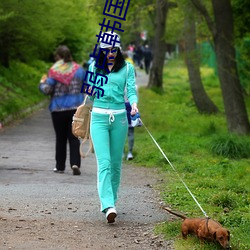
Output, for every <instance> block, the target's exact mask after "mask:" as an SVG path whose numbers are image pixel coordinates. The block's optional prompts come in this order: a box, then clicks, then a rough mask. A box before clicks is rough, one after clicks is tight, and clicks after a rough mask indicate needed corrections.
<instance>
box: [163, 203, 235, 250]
mask: <svg viewBox="0 0 250 250" xmlns="http://www.w3.org/2000/svg"><path fill="white" fill-rule="evenodd" d="M163 209H165V210H166V211H168V212H169V213H171V214H174V215H175V216H178V217H180V218H182V219H183V223H182V225H181V233H182V237H183V239H187V235H188V234H194V235H196V236H197V237H198V238H199V239H200V240H201V241H204V240H210V241H216V242H218V243H219V244H220V245H221V246H222V247H223V248H224V249H231V247H230V245H229V240H230V232H229V231H228V230H227V229H226V228H223V227H222V225H221V224H220V223H219V222H217V221H214V220H211V219H210V218H187V217H186V216H185V215H182V214H179V213H176V212H173V211H172V210H170V209H168V208H166V207H163Z"/></svg>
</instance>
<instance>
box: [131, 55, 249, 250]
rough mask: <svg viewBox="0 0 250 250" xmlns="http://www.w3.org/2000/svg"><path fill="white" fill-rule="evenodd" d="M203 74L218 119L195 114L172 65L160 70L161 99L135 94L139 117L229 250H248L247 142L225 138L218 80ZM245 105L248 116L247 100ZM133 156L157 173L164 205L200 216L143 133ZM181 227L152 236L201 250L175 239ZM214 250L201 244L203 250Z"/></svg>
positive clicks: (179, 68) (181, 69) (181, 71)
mask: <svg viewBox="0 0 250 250" xmlns="http://www.w3.org/2000/svg"><path fill="white" fill-rule="evenodd" d="M201 73H202V78H203V83H204V85H205V89H206V91H207V92H208V94H209V96H210V98H211V99H212V100H213V102H214V103H215V104H216V105H217V106H218V108H219V109H220V113H219V114H217V115H202V114H200V113H198V112H197V109H196V107H195V105H194V102H193V100H192V94H191V91H190V88H189V83H188V76H187V71H186V68H185V65H184V64H183V62H182V61H180V60H174V61H171V62H169V63H168V64H167V65H166V67H165V70H164V93H163V94H157V93H156V92H154V91H152V90H149V89H146V88H141V89H140V90H139V96H140V103H139V109H140V113H141V117H142V120H143V122H144V124H145V125H146V127H147V128H148V129H149V131H150V132H151V133H152V135H153V137H154V138H155V139H156V141H157V142H158V144H159V145H160V147H161V148H162V150H163V151H164V153H165V154H166V155H167V157H168V159H169V160H170V162H171V163H172V164H173V166H174V168H175V170H176V171H177V173H178V174H179V176H180V178H182V179H183V181H184V182H185V183H186V185H187V186H188V187H189V188H190V190H191V192H192V193H193V194H194V196H195V197H196V199H197V200H198V202H199V203H200V204H201V206H202V208H203V209H204V210H205V211H206V213H207V214H208V215H209V216H210V217H211V218H213V219H215V220H217V221H219V222H220V223H222V224H223V226H224V227H227V228H228V229H229V230H230V232H231V245H232V249H250V237H249V235H250V214H249V203H250V199H249V198H250V197H249V188H250V185H249V184H250V183H249V180H250V178H249V172H250V159H249V157H250V148H249V145H250V138H249V137H244V136H241V137H240V136H237V135H230V134H228V132H227V126H226V118H225V116H224V112H223V111H224V110H223V104H222V96H221V90H220V87H219V82H218V79H217V77H216V76H215V75H214V73H213V71H212V70H211V69H209V68H202V69H201ZM248 99H249V98H248ZM246 101H247V107H248V112H250V110H249V108H250V100H246ZM134 155H135V158H134V160H133V163H134V164H135V165H138V166H146V167H156V168H158V169H159V171H160V173H161V175H162V179H163V180H164V181H163V184H159V186H157V187H156V188H158V189H159V190H160V192H161V197H162V200H163V201H164V203H165V204H167V205H169V206H171V207H172V209H173V210H177V211H181V212H183V213H185V214H186V215H187V216H189V217H202V216H203V213H202V212H201V210H200V209H199V207H198V206H197V205H196V203H195V201H194V200H193V199H192V197H191V196H190V194H189V193H188V191H187V190H186V188H185V187H184V185H183V184H182V182H181V181H180V179H179V177H178V175H177V174H176V172H175V171H174V170H173V169H172V167H171V166H170V165H169V164H168V162H167V161H166V159H165V158H164V157H163V155H162V154H161V153H160V151H159V150H158V148H157V147H156V145H155V144H154V142H153V140H152V139H151V138H150V136H149V135H148V133H147V131H146V130H145V128H143V127H140V128H136V129H135V148H134ZM180 224H181V221H180V219H177V220H175V221H174V222H167V223H163V224H159V225H158V226H157V227H156V229H155V230H156V232H157V233H162V234H164V236H165V237H166V238H168V239H170V238H172V239H173V238H176V240H175V247H176V249H178V250H180V249H201V246H200V243H199V242H198V240H197V239H193V238H192V237H191V238H192V240H191V241H188V242H186V241H185V242H184V241H183V240H182V239H179V238H178V235H180ZM217 247H218V246H215V245H214V244H205V245H204V246H203V248H202V249H217Z"/></svg>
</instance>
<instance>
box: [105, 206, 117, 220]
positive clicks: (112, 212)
mask: <svg viewBox="0 0 250 250" xmlns="http://www.w3.org/2000/svg"><path fill="white" fill-rule="evenodd" d="M116 216H117V212H116V210H115V209H114V208H110V209H108V211H107V213H106V218H107V220H108V223H114V222H115V218H116Z"/></svg>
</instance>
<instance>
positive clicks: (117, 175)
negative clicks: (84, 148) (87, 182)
mask: <svg viewBox="0 0 250 250" xmlns="http://www.w3.org/2000/svg"><path fill="white" fill-rule="evenodd" d="M113 118H114V119H111V117H110V115H109V114H100V113H95V112H92V113H91V124H90V134H91V138H92V141H93V145H94V150H95V155H96V160H97V189H98V194H99V198H100V202H101V211H102V212H104V210H105V209H106V208H109V207H115V204H116V201H117V195H118V189H119V186H120V179H121V167H122V155H123V149H124V145H125V141H126V137H127V132H128V121H127V115H126V112H124V113H118V114H114V115H113Z"/></svg>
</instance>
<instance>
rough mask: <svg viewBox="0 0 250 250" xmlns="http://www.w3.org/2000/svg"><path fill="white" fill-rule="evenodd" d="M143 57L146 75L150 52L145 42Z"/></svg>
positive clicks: (150, 58)
mask: <svg viewBox="0 0 250 250" xmlns="http://www.w3.org/2000/svg"><path fill="white" fill-rule="evenodd" d="M143 57H144V66H145V71H146V74H147V75H148V73H149V69H150V64H151V61H152V52H151V49H150V48H149V46H148V45H147V44H146V45H145V49H144V53H143Z"/></svg>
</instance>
